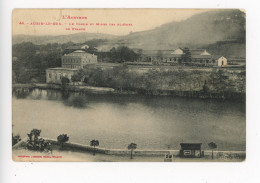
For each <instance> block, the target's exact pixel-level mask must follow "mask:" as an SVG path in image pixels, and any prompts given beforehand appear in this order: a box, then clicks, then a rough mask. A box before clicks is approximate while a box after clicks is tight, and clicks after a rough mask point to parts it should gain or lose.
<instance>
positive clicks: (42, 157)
mask: <svg viewBox="0 0 260 183" xmlns="http://www.w3.org/2000/svg"><path fill="white" fill-rule="evenodd" d="M26 140H27V138H25V139H23V140H22V141H20V142H19V143H17V144H16V145H14V146H13V148H12V149H13V160H14V161H90V162H106V161H108V162H109V161H111V162H118V161H120V162H128V161H133V162H164V161H165V155H166V154H171V155H173V159H172V161H174V162H183V161H184V162H185V161H186V162H193V161H194V162H201V161H202V162H221V161H223V162H229V161H230V162H241V161H244V160H245V157H246V153H245V151H214V153H213V154H214V159H213V160H212V159H211V154H212V152H211V151H209V150H205V151H204V157H201V158H181V157H180V156H179V150H138V149H136V150H134V152H133V156H134V158H133V159H130V158H129V157H130V151H129V150H127V149H105V148H98V147H96V148H95V152H96V155H95V156H93V155H92V152H93V150H94V148H93V147H91V146H88V145H82V144H77V143H65V144H64V146H63V148H62V150H61V149H60V146H59V145H58V144H57V141H55V140H52V139H47V138H45V140H46V141H48V142H50V143H51V146H52V149H53V151H52V153H44V152H35V151H28V150H26Z"/></svg>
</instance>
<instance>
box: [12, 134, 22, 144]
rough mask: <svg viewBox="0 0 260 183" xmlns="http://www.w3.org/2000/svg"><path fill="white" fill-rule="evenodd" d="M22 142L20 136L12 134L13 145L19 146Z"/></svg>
mask: <svg viewBox="0 0 260 183" xmlns="http://www.w3.org/2000/svg"><path fill="white" fill-rule="evenodd" d="M20 140H21V138H20V135H13V134H12V145H15V144H17V143H18V142H19V141H20Z"/></svg>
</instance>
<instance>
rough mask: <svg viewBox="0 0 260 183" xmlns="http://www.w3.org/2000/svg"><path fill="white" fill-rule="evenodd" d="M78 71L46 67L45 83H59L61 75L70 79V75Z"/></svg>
mask: <svg viewBox="0 0 260 183" xmlns="http://www.w3.org/2000/svg"><path fill="white" fill-rule="evenodd" d="M77 71H78V69H69V68H62V67H58V68H49V69H46V83H55V84H61V79H62V77H66V78H68V79H69V80H71V77H72V76H73V75H74V74H75V73H76V72H77Z"/></svg>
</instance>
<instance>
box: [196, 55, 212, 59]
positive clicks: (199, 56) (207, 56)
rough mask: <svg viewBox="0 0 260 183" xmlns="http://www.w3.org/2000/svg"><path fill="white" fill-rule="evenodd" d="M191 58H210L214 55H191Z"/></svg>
mask: <svg viewBox="0 0 260 183" xmlns="http://www.w3.org/2000/svg"><path fill="white" fill-rule="evenodd" d="M191 58H197V59H200V58H203V59H206V58H208V59H210V58H212V56H211V55H191Z"/></svg>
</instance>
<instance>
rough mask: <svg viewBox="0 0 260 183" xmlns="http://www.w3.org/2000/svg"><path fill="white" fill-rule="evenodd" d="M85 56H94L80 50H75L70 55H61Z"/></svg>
mask: <svg viewBox="0 0 260 183" xmlns="http://www.w3.org/2000/svg"><path fill="white" fill-rule="evenodd" d="M87 55H92V56H96V55H94V54H91V53H87V52H85V51H82V50H76V51H74V52H72V53H69V54H65V55H63V56H65V57H66V56H87Z"/></svg>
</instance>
